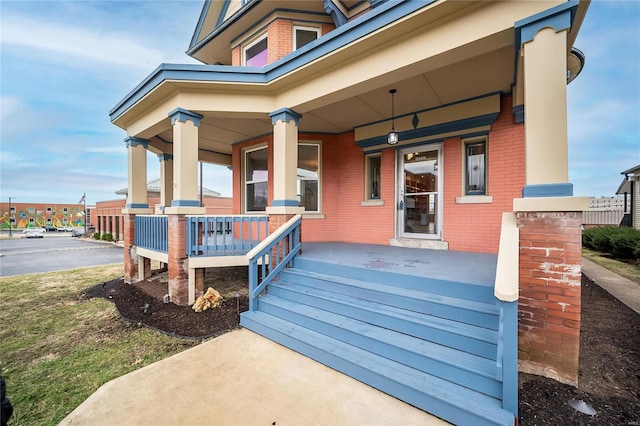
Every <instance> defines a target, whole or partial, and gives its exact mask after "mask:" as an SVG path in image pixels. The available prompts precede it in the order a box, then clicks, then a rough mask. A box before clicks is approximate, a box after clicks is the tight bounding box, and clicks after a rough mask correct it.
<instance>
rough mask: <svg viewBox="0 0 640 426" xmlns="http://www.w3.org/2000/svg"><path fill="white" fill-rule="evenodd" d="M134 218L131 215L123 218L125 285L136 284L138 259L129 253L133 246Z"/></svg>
mask: <svg viewBox="0 0 640 426" xmlns="http://www.w3.org/2000/svg"><path fill="white" fill-rule="evenodd" d="M135 217H136V215H133V214H128V215H125V216H124V228H125V230H124V239H123V242H124V282H125V283H127V284H133V283H137V282H138V257H137V256H133V255H132V252H131V248H132V247H133V246H134V245H135Z"/></svg>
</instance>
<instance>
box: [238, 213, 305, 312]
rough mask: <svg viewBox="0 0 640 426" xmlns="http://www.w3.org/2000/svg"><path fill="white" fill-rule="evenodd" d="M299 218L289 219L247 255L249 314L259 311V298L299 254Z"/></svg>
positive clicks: (300, 219)
mask: <svg viewBox="0 0 640 426" xmlns="http://www.w3.org/2000/svg"><path fill="white" fill-rule="evenodd" d="M301 223H302V216H301V215H296V216H294V217H293V218H291V219H289V221H287V223H285V224H284V225H282V226H281V227H280V228H278V230H277V231H276V232H274V233H273V234H271V235H269V237H268V238H267V239H266V240H264V241H263V242H261V243H260V244H259V245H257V246H256V247H255V248H253V249H252V250H251V251H250V252H249V253H247V258H248V259H249V311H255V310H257V308H258V300H257V299H258V297H259V296H260V294H261V293H262V292H263V291H265V290H266V289H267V286H268V285H269V283H270V282H271V281H273V279H274V278H275V277H276V276H277V275H278V274H279V273H280V271H282V270H283V269H284V268H285V267H286V266H289V265H290V263H291V261H292V260H293V258H294V257H295V256H296V255H298V254H299V253H300V248H301V246H302V244H301V242H300V225H301Z"/></svg>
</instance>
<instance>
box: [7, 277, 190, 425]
mask: <svg viewBox="0 0 640 426" xmlns="http://www.w3.org/2000/svg"><path fill="white" fill-rule="evenodd" d="M122 273H123V266H122V264H116V265H107V266H100V267H92V268H83V269H76V270H70V271H63V272H53V273H46V274H33V275H21V276H14V277H4V278H0V304H1V305H0V371H1V372H2V376H3V377H4V378H5V380H6V382H7V392H8V395H7V396H8V397H9V399H10V400H11V403H12V404H13V407H14V415H13V417H12V418H11V424H12V425H13V426H17V425H55V424H58V423H59V422H60V421H61V420H62V419H63V418H64V417H65V416H66V415H67V414H69V413H70V412H71V411H72V410H73V409H75V408H76V407H77V406H78V405H80V403H82V401H84V400H85V399H86V398H87V397H89V396H90V395H91V394H92V393H93V392H95V391H96V389H98V387H100V386H101V385H102V384H104V383H106V382H108V381H109V380H112V379H114V378H116V377H119V376H122V375H123V374H126V373H128V372H130V371H133V370H136V369H138V368H140V367H143V366H145V365H148V364H151V363H153V362H156V361H158V360H161V359H163V358H166V357H168V356H170V355H173V354H175V353H178V352H181V351H183V350H185V349H187V348H189V347H191V346H194V345H196V344H197V342H195V341H189V340H181V339H177V338H173V337H168V336H165V335H162V334H160V333H157V332H154V331H151V330H148V329H146V328H141V327H137V326H135V325H132V324H129V323H127V322H124V321H122V320H121V319H120V318H119V316H118V314H117V311H116V309H115V307H114V305H113V304H112V303H110V302H109V301H107V300H104V299H91V300H85V299H84V297H82V292H83V291H84V290H85V289H87V288H89V287H92V286H94V285H96V284H99V283H102V282H104V281H107V280H110V279H112V278H116V277H118V276H122Z"/></svg>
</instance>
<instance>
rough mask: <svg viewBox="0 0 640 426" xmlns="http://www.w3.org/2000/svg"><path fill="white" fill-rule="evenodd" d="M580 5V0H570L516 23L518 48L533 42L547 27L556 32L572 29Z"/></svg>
mask: <svg viewBox="0 0 640 426" xmlns="http://www.w3.org/2000/svg"><path fill="white" fill-rule="evenodd" d="M578 4H579V1H578V0H570V1H568V2H566V3H564V4H559V5H558V6H555V7H552V8H551V9H547V10H545V11H543V12H540V13H537V14H535V15H532V16H530V17H528V18H525V19H521V20H519V21H516V22H515V23H514V27H515V30H516V41H517V43H516V47H517V48H519V47H520V46H521V45H522V44H524V43H527V42H529V41H531V40H533V38H534V37H535V36H536V34H537V33H538V31H540V30H541V29H543V28H545V27H552V28H554V29H555V30H556V32H558V31H561V30H564V29H567V28H571V25H573V19H574V17H575V14H576V9H577V8H578ZM567 13H568V14H567Z"/></svg>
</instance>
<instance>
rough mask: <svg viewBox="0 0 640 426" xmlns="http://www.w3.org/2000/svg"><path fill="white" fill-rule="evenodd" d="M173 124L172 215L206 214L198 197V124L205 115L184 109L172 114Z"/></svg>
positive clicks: (178, 109) (170, 114)
mask: <svg viewBox="0 0 640 426" xmlns="http://www.w3.org/2000/svg"><path fill="white" fill-rule="evenodd" d="M169 117H171V124H172V125H173V200H171V207H170V208H167V209H165V211H166V212H167V213H169V214H171V213H178V214H179V213H183V214H204V211H205V209H204V208H201V207H200V201H199V200H198V126H200V119H202V115H200V114H197V113H195V112H192V111H188V110H186V109H183V108H176V109H175V110H173V111H171V112H170V113H169Z"/></svg>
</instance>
